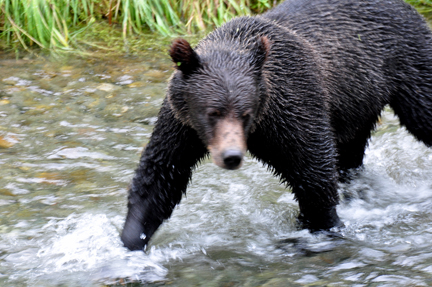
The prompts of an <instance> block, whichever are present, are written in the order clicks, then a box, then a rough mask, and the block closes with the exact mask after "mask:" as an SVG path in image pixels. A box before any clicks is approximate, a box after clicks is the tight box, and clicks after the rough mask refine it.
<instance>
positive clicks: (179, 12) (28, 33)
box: [0, 0, 432, 52]
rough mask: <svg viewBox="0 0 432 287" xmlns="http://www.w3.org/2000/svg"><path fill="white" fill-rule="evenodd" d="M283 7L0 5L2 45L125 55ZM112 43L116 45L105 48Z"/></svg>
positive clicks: (52, 1) (239, 0)
mask: <svg viewBox="0 0 432 287" xmlns="http://www.w3.org/2000/svg"><path fill="white" fill-rule="evenodd" d="M406 1H407V2H408V3H410V4H412V5H414V6H415V7H416V8H417V9H418V10H419V11H420V12H421V13H424V14H425V15H430V14H432V0H406ZM279 2H281V0H277V1H274V0H182V1H179V0H0V45H1V46H3V47H7V48H9V49H14V50H19V49H22V48H24V49H26V50H32V49H33V48H42V49H45V50H48V51H53V52H59V51H77V50H78V51H80V50H83V49H84V50H85V49H86V48H88V47H93V48H98V49H108V50H110V49H112V47H123V48H122V50H124V49H128V47H130V46H131V43H132V45H133V43H136V42H137V41H136V39H137V38H136V37H137V35H143V34H148V33H153V34H156V35H161V36H170V37H172V36H177V35H186V34H189V35H191V34H197V33H199V32H205V31H208V30H210V29H213V28H215V27H218V26H220V25H222V24H223V23H225V22H226V21H228V20H229V19H231V18H233V17H235V16H241V15H252V14H255V13H262V12H264V11H265V10H267V9H269V8H271V7H272V6H273V5H275V4H276V3H279ZM95 27H99V28H101V27H103V29H101V30H98V29H95ZM119 32H120V34H119ZM110 38H112V39H110ZM100 39H105V41H106V42H105V43H103V42H101V41H100ZM119 39H121V40H120V41H119ZM112 41H115V42H116V44H115V45H107V42H112Z"/></svg>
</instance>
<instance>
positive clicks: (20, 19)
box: [0, 0, 94, 50]
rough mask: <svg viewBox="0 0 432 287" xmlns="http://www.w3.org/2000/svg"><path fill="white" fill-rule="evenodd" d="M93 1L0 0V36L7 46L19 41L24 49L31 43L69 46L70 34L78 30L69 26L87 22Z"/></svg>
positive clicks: (89, 21)
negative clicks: (1, 16)
mask: <svg viewBox="0 0 432 287" xmlns="http://www.w3.org/2000/svg"><path fill="white" fill-rule="evenodd" d="M93 5H94V1H89V0H0V11H1V14H2V15H3V19H1V18H0V24H1V28H0V29H1V30H3V31H2V33H1V38H3V39H5V40H6V42H7V44H8V45H10V46H15V44H16V42H19V43H20V44H21V46H22V47H24V48H25V49H28V48H29V47H31V46H34V45H37V46H39V47H41V48H46V49H51V50H55V49H70V43H71V41H72V39H73V36H74V34H76V33H77V32H78V31H80V30H79V29H75V31H74V33H71V31H70V28H71V27H74V26H75V27H78V26H80V25H81V26H83V25H84V26H85V24H87V25H88V24H90V23H91V22H92V21H93V20H92V18H91V15H92V14H93ZM71 11H72V13H71ZM83 15H88V16H90V17H88V16H84V17H83Z"/></svg>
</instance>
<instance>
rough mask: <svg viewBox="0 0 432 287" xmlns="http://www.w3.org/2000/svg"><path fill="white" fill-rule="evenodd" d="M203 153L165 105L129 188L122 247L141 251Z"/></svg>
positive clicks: (191, 132) (193, 135)
mask: <svg viewBox="0 0 432 287" xmlns="http://www.w3.org/2000/svg"><path fill="white" fill-rule="evenodd" d="M206 153H207V149H206V148H205V146H204V145H203V143H202V142H201V140H200V139H199V138H198V136H197V134H196V132H195V130H193V129H192V128H190V127H188V126H185V125H183V124H182V123H181V122H180V121H179V120H178V119H176V118H175V116H174V113H173V112H172V110H171V108H170V107H169V105H168V104H167V102H166V101H165V102H164V104H163V107H162V109H161V111H160V113H159V116H158V121H157V124H156V126H155V129H154V131H153V134H152V136H151V139H150V142H149V143H148V145H147V146H146V148H145V150H144V152H143V154H142V155H141V159H140V163H139V166H138V168H137V170H136V172H135V176H134V178H133V180H132V183H131V186H130V188H129V197H128V200H129V201H128V214H127V217H126V222H125V225H124V229H123V232H122V235H121V239H122V241H123V244H124V246H125V247H127V248H129V249H130V250H143V249H144V247H145V246H146V245H147V243H148V241H149V240H150V238H151V237H152V236H153V234H154V232H155V231H156V230H157V228H158V227H159V226H160V225H161V224H162V222H163V221H164V220H165V219H168V218H169V217H170V216H171V213H172V211H173V209H174V207H175V206H176V205H177V204H178V203H179V202H180V200H181V197H182V194H183V193H184V192H185V191H186V187H187V185H188V182H189V180H190V178H191V174H192V170H193V168H194V167H195V165H196V164H197V162H198V161H199V160H200V159H201V158H203V157H204V156H205V155H206Z"/></svg>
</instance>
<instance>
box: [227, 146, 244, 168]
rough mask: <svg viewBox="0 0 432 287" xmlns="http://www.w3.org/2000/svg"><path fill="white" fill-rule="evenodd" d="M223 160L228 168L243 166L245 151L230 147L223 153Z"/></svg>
mask: <svg viewBox="0 0 432 287" xmlns="http://www.w3.org/2000/svg"><path fill="white" fill-rule="evenodd" d="M222 158H223V162H224V164H225V167H226V168H227V169H237V168H239V167H240V166H241V162H242V159H243V152H242V151H241V150H236V149H228V150H226V151H224V152H223V154H222Z"/></svg>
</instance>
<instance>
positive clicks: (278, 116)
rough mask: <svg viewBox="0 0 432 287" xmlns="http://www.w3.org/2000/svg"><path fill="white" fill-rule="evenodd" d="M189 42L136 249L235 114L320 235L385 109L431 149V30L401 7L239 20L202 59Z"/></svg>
mask: <svg viewBox="0 0 432 287" xmlns="http://www.w3.org/2000/svg"><path fill="white" fill-rule="evenodd" d="M182 41H184V40H178V41H176V42H175V43H174V44H173V47H172V51H171V56H172V58H173V60H174V61H175V62H177V61H178V64H179V66H178V71H177V72H176V73H175V74H174V76H173V78H172V79H171V81H170V85H169V90H168V97H167V99H166V100H165V101H164V103H163V107H162V109H161V111H160V114H159V118H158V122H157V124H156V127H155V129H154V132H153V135H152V137H151V140H150V143H149V144H148V145H147V147H146V149H145V151H144V153H143V155H142V157H141V160H140V164H139V167H138V169H137V170H136V175H135V177H134V179H133V181H132V184H131V187H130V193H129V204H128V207H129V212H128V216H127V219H126V224H125V228H124V230H123V234H122V240H123V242H124V244H125V246H126V247H128V248H129V249H132V250H135V249H142V248H143V247H144V246H145V244H147V242H148V240H149V239H150V237H151V236H152V235H153V233H154V232H155V230H156V229H157V228H158V227H159V225H160V224H161V223H162V222H163V220H165V219H167V218H169V217H170V215H171V213H172V210H173V208H174V207H175V206H176V204H178V203H179V202H180V199H181V197H182V194H183V193H184V192H185V191H186V187H187V184H188V182H189V179H190V177H191V173H192V170H193V168H194V167H195V166H196V164H197V163H198V162H199V161H200V160H201V159H202V158H203V157H205V156H206V154H207V145H208V140H209V138H211V136H212V126H213V125H214V122H215V121H217V120H218V117H222V118H223V117H224V115H225V114H228V113H231V114H234V115H235V117H236V118H238V120H242V121H244V129H245V133H246V135H247V147H248V150H249V151H250V153H251V154H252V155H253V156H254V157H256V158H257V159H259V160H260V161H262V162H263V163H265V164H266V165H268V166H269V167H271V169H272V170H273V171H274V173H275V174H276V175H277V176H279V177H280V178H281V179H282V180H283V181H285V182H286V183H287V184H289V185H290V186H291V187H292V189H293V192H294V194H295V197H296V198H297V200H298V201H299V205H300V216H299V218H300V220H301V222H302V223H303V224H304V226H305V227H307V228H309V229H311V230H321V229H329V228H331V227H333V226H335V225H338V224H339V219H338V216H337V214H336V209H335V206H336V205H337V203H338V194H337V179H338V171H344V170H347V169H350V168H356V167H359V166H360V165H361V164H362V160H363V155H364V150H365V147H366V144H367V140H368V139H369V137H370V134H371V131H372V130H373V129H374V126H375V123H376V121H377V119H378V117H379V115H380V112H381V110H382V109H383V107H384V106H385V105H387V104H390V106H391V107H392V108H393V109H394V111H395V113H396V114H397V115H398V116H399V118H400V121H401V124H402V125H404V126H406V127H407V129H408V130H409V131H410V132H411V133H412V134H413V135H414V136H415V137H416V138H417V139H419V140H421V141H423V142H424V143H425V144H426V145H428V146H430V145H432V125H431V122H432V33H431V31H430V29H429V28H428V27H427V24H426V23H425V22H424V20H423V19H422V17H421V16H419V15H418V14H417V12H416V11H415V10H414V9H413V8H412V7H410V6H408V5H407V4H405V3H403V1H402V0H389V1H381V0H364V1H360V0H350V1H348V0H344V1H335V0H292V1H286V2H285V3H282V4H281V5H279V6H278V7H276V8H275V9H273V10H271V11H269V12H268V13H266V14H264V15H261V16H258V17H242V18H237V19H234V20H232V21H230V22H228V23H227V24H225V25H224V26H222V27H221V28H218V29H217V30H215V31H214V32H213V33H211V34H210V35H208V36H207V37H206V38H205V39H203V40H202V41H201V42H200V43H199V44H198V46H197V48H196V49H194V50H193V51H191V50H192V49H191V48H190V47H188V44H187V42H186V41H184V42H182ZM185 42H186V43H185ZM173 49H174V50H173ZM177 52H178V53H177ZM211 109H214V110H218V113H222V114H218V113H216V114H215V113H211ZM246 110H250V111H251V112H250V113H249V114H250V115H249V117H247V119H243V118H242V117H241V116H240V115H241V114H242V113H245V112H247V111H246ZM211 115H216V117H214V116H211ZM141 234H145V236H146V237H145V238H144V237H142V239H140V235H141Z"/></svg>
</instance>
